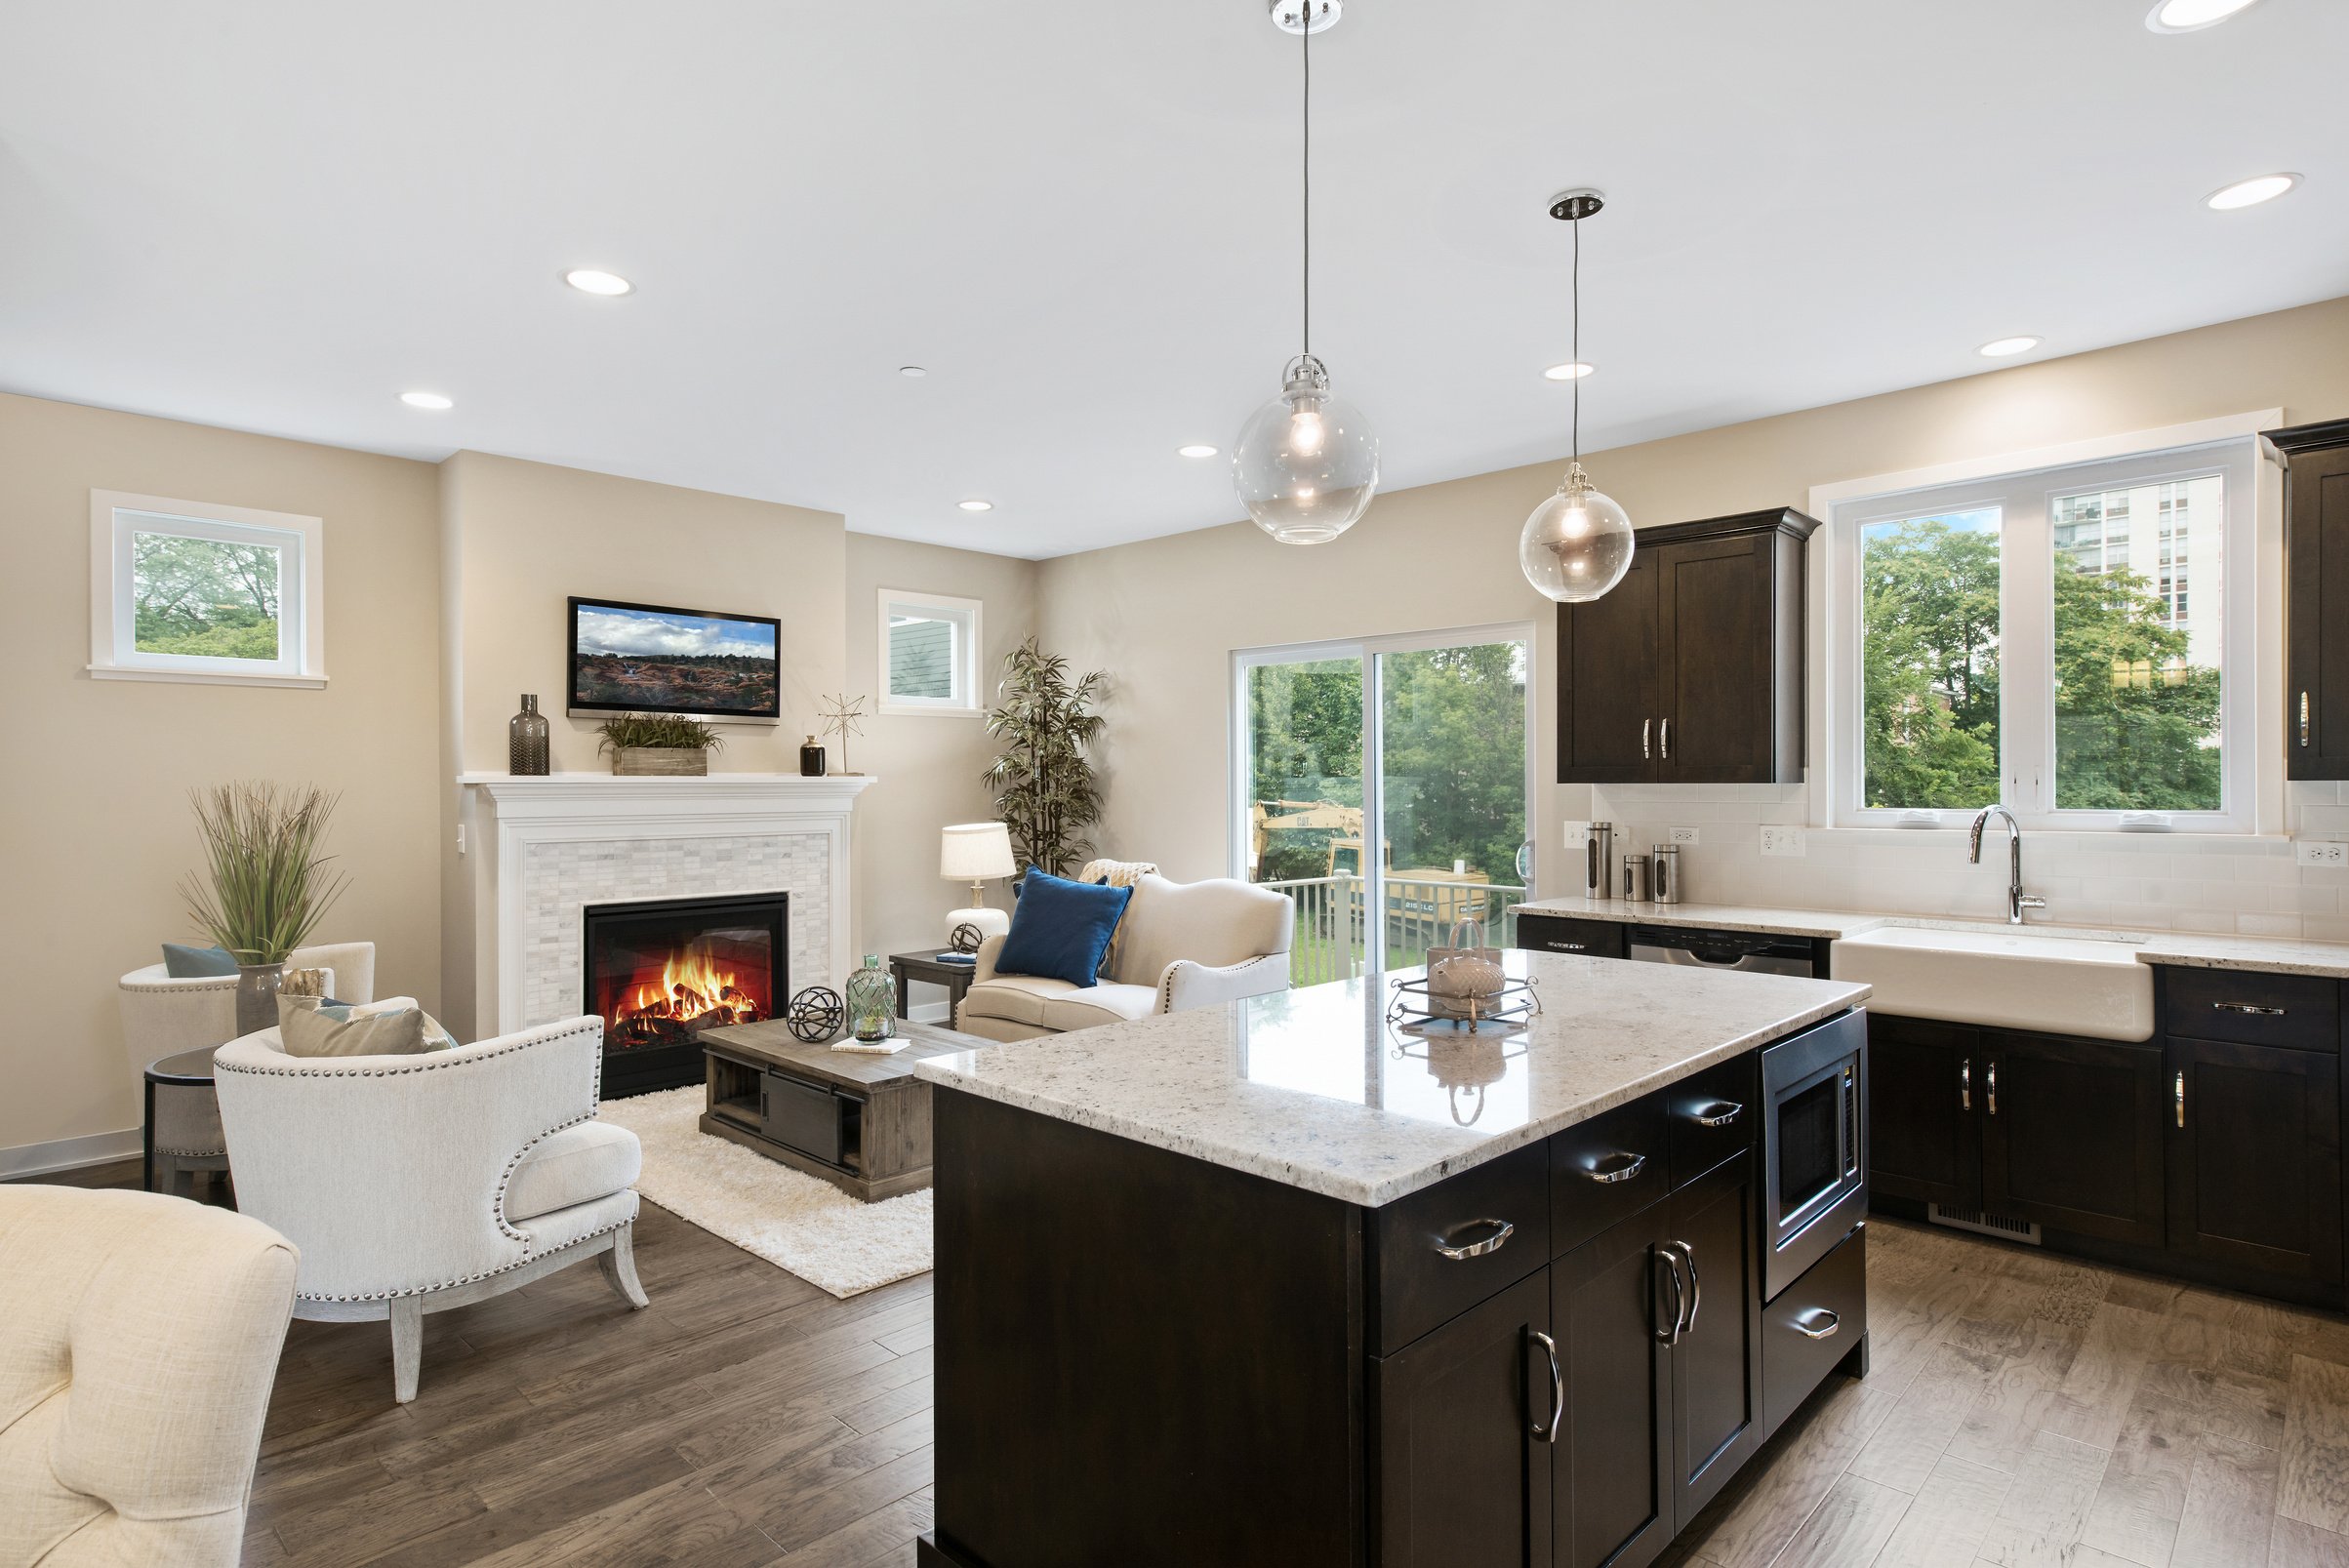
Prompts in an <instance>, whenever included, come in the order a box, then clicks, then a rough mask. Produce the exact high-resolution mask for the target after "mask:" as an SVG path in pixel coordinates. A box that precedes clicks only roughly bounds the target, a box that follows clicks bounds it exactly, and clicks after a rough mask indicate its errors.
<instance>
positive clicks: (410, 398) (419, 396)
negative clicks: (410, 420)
mask: <svg viewBox="0 0 2349 1568" xmlns="http://www.w3.org/2000/svg"><path fill="white" fill-rule="evenodd" d="M400 401H401V402H403V403H405V404H407V405H408V406H409V407H410V408H428V409H432V410H435V411H437V410H440V409H447V408H455V407H456V406H457V400H456V399H455V398H452V397H443V396H441V395H440V394H439V393H438V392H402V393H400Z"/></svg>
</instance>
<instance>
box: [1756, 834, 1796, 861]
mask: <svg viewBox="0 0 2349 1568" xmlns="http://www.w3.org/2000/svg"><path fill="white" fill-rule="evenodd" d="M1762 854H1764V855H1791V856H1798V857H1799V856H1801V855H1802V828H1800V827H1764V828H1763V829H1762Z"/></svg>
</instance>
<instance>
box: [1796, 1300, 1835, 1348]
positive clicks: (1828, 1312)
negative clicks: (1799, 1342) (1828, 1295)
mask: <svg viewBox="0 0 2349 1568" xmlns="http://www.w3.org/2000/svg"><path fill="white" fill-rule="evenodd" d="M1794 1321H1795V1332H1796V1333H1797V1334H1800V1335H1802V1337H1803V1338H1804V1339H1806V1340H1829V1339H1833V1338H1835V1331H1836V1330H1837V1329H1840V1328H1842V1327H1843V1319H1842V1318H1840V1317H1838V1316H1837V1315H1836V1314H1835V1311H1834V1309H1833V1308H1832V1307H1812V1308H1811V1309H1810V1310H1809V1311H1807V1312H1804V1313H1803V1314H1802V1316H1801V1317H1798V1318H1796V1319H1795V1320H1794Z"/></svg>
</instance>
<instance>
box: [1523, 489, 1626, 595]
mask: <svg viewBox="0 0 2349 1568" xmlns="http://www.w3.org/2000/svg"><path fill="white" fill-rule="evenodd" d="M1632 544H1633V538H1632V520H1631V518H1630V516H1629V515H1628V514H1626V513H1625V511H1624V510H1623V508H1622V507H1621V506H1618V505H1616V504H1615V503H1614V502H1613V501H1612V500H1610V499H1609V498H1607V497H1606V496H1603V495H1601V494H1600V492H1599V491H1598V490H1596V489H1594V488H1593V487H1592V485H1591V480H1590V476H1589V475H1588V474H1586V473H1584V472H1583V471H1582V464H1581V463H1579V462H1578V463H1575V464H1574V465H1573V466H1572V467H1571V468H1568V469H1567V470H1566V480H1565V483H1564V484H1561V485H1559V487H1558V494H1557V495H1555V496H1552V497H1551V498H1550V499H1549V500H1548V501H1545V502H1543V503H1541V504H1540V505H1539V506H1536V507H1534V508H1533V515H1532V516H1530V517H1528V518H1526V519H1525V532H1524V533H1523V534H1522V535H1520V536H1519V539H1518V565H1519V567H1521V568H1522V569H1523V570H1524V573H1525V581H1526V582H1528V583H1532V584H1533V585H1534V587H1536V588H1538V589H1539V590H1540V591H1541V592H1543V593H1545V594H1547V595H1548V596H1549V597H1551V598H1553V599H1556V600H1559V602H1560V603H1563V604H1580V603H1583V602H1584V601H1586V600H1590V599H1598V598H1603V597H1604V596H1605V595H1606V593H1607V591H1608V590H1609V589H1611V588H1612V587H1614V585H1615V584H1616V583H1620V582H1622V581H1623V574H1624V573H1626V572H1629V571H1630V570H1631V569H1632Z"/></svg>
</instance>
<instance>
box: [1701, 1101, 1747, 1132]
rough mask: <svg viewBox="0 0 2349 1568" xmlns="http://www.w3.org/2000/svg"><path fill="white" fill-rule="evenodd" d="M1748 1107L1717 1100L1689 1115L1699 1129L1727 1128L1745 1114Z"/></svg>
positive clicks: (1734, 1102) (1733, 1102)
mask: <svg viewBox="0 0 2349 1568" xmlns="http://www.w3.org/2000/svg"><path fill="white" fill-rule="evenodd" d="M1745 1111H1746V1107H1745V1106H1741V1105H1739V1104H1738V1103H1737V1102H1736V1101H1734V1100H1716V1101H1715V1102H1713V1104H1711V1105H1709V1106H1702V1107H1700V1108H1698V1109H1696V1110H1692V1111H1690V1112H1689V1113H1688V1118H1689V1120H1691V1121H1693V1122H1695V1123H1696V1124H1697V1125H1698V1126H1699V1127H1726V1126H1728V1125H1729V1123H1731V1122H1733V1121H1735V1120H1736V1119H1737V1118H1738V1117H1740V1116H1742V1115H1744V1114H1745Z"/></svg>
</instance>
